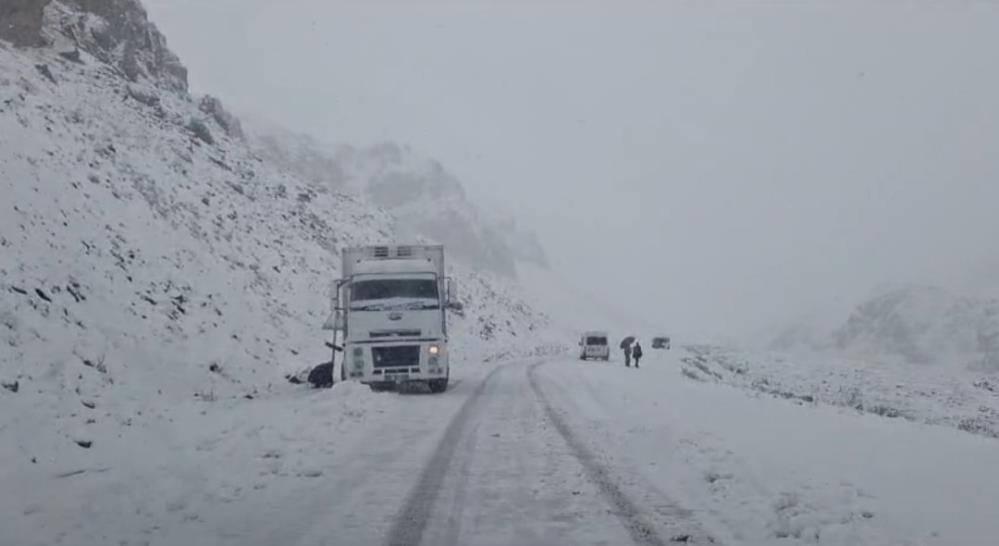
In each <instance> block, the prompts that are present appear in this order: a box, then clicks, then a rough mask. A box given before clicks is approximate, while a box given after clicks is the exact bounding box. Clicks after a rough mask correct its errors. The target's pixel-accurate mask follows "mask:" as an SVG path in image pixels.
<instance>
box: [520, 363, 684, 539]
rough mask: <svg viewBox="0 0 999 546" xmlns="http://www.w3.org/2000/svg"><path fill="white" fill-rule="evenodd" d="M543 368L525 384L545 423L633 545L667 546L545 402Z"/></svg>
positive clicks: (533, 372) (560, 417)
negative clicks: (540, 374) (541, 382)
mask: <svg viewBox="0 0 999 546" xmlns="http://www.w3.org/2000/svg"><path fill="white" fill-rule="evenodd" d="M542 364H544V363H543V362H542V363H537V364H534V365H532V366H531V367H530V368H529V369H528V372H527V376H528V382H529V383H530V384H531V389H532V390H533V391H534V394H535V395H536V396H537V397H538V399H539V400H540V401H541V405H542V406H543V408H544V411H545V415H546V416H547V417H548V420H549V421H551V423H552V425H554V427H555V430H557V431H558V433H559V435H560V436H562V439H563V440H565V442H566V444H567V445H568V446H569V449H570V450H571V451H572V454H573V455H574V456H575V458H576V460H578V461H579V463H580V464H581V465H582V466H583V469H584V470H585V472H586V474H587V476H588V477H589V478H590V480H591V481H592V482H593V483H594V484H595V485H596V486H597V489H598V490H599V491H600V494H601V495H602V496H603V497H604V498H605V499H606V500H607V502H608V503H610V505H611V506H612V507H613V508H614V514H615V515H616V516H617V518H618V519H619V520H620V521H621V524H622V525H624V527H625V529H627V530H628V534H629V535H630V536H631V540H632V541H633V542H634V543H635V544H640V545H643V546H644V545H648V546H666V544H667V542H666V541H665V540H663V539H662V537H660V536H659V534H658V533H657V532H656V529H655V527H654V526H653V525H652V524H650V523H649V522H648V521H647V520H646V519H645V517H643V515H642V511H641V510H640V509H639V508H638V505H637V504H636V503H634V502H633V501H632V500H631V499H630V498H628V495H626V494H625V492H624V491H623V490H622V489H621V487H620V486H618V484H617V481H616V480H614V478H613V477H612V476H611V472H610V470H608V469H607V468H605V467H604V466H603V465H601V464H600V462H599V461H598V460H597V458H596V457H595V456H594V454H593V452H592V451H590V450H589V448H587V447H586V445H585V444H584V443H583V442H582V441H580V440H579V439H578V438H577V437H576V435H575V434H574V433H573V432H572V429H570V428H569V425H568V424H566V422H565V419H563V418H562V416H561V415H560V414H559V413H558V412H557V411H555V408H554V406H552V404H551V402H549V401H548V398H547V397H546V396H545V394H544V392H543V391H542V390H541V387H540V386H539V385H538V379H537V375H536V374H535V370H536V369H537V368H538V366H541V365H542Z"/></svg>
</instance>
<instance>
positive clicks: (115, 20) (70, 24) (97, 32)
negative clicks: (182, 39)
mask: <svg viewBox="0 0 999 546" xmlns="http://www.w3.org/2000/svg"><path fill="white" fill-rule="evenodd" d="M19 1H21V0H19ZM35 1H36V2H39V0H35ZM45 30H47V31H49V32H51V33H53V34H56V35H62V36H64V37H65V38H68V39H70V40H72V41H73V42H75V44H76V46H77V47H78V48H79V49H81V50H83V51H86V52H87V53H89V54H90V55H93V56H94V57H96V58H97V59H100V60H101V61H103V62H106V63H107V64H109V65H112V66H114V67H116V68H118V69H119V70H121V71H122V73H124V74H125V76H126V77H127V78H128V79H129V80H131V81H133V82H137V81H140V80H143V79H146V80H150V81H151V82H153V83H155V84H156V85H157V86H158V87H165V88H167V89H170V90H173V91H182V92H186V91H187V68H185V67H184V65H183V64H182V63H181V62H180V59H179V58H178V57H177V56H176V55H175V54H174V53H173V52H172V51H170V48H169V47H167V41H166V38H165V37H164V36H163V34H162V33H160V31H159V29H157V28H156V25H154V24H153V23H152V22H150V21H149V16H148V14H147V13H146V10H145V8H143V7H142V4H141V3H140V2H139V0H55V1H53V2H52V3H51V4H49V5H48V7H47V8H46V9H45V17H44V25H43V32H44V31H45Z"/></svg>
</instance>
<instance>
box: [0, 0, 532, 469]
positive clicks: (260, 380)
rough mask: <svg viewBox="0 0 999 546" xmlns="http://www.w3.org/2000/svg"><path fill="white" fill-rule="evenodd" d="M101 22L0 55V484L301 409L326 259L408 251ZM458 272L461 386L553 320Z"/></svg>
mask: <svg viewBox="0 0 999 546" xmlns="http://www.w3.org/2000/svg"><path fill="white" fill-rule="evenodd" d="M91 4H94V6H97V7H96V8H94V9H91ZM113 4H114V6H111V8H115V9H119V10H121V11H117V12H113V14H112V13H111V12H106V11H103V10H105V9H106V8H108V9H110V8H109V6H108V5H105V4H103V3H92V2H89V3H88V2H80V3H77V2H75V1H66V2H53V3H51V4H49V5H48V6H47V7H46V8H45V12H44V13H45V25H44V27H43V28H42V30H41V34H42V37H43V40H44V41H45V42H47V43H49V44H50V46H49V47H43V48H39V49H30V50H21V49H15V48H12V47H11V46H10V45H9V44H7V43H5V42H3V41H0V194H2V195H3V199H2V205H0V206H2V209H3V210H2V214H0V249H2V251H0V380H2V382H3V383H4V384H5V385H7V388H4V389H0V414H2V415H5V416H7V417H6V418H4V419H3V421H2V424H0V430H3V432H4V436H5V437H6V438H17V441H16V442H9V441H4V442H3V445H2V447H0V461H2V464H0V466H2V467H3V469H4V470H3V471H2V472H3V473H5V474H6V473H18V472H22V471H23V470H24V468H25V465H28V467H30V466H31V465H33V464H36V463H37V464H40V465H41V464H57V465H58V464H59V463H60V462H62V460H63V458H64V457H73V456H74V453H75V451H73V450H77V451H79V450H82V449H83V447H78V446H84V447H86V448H89V449H91V450H92V451H93V450H98V451H102V450H103V449H105V448H106V446H101V445H100V442H98V441H95V440H94V439H95V438H114V437H115V436H118V437H121V436H122V435H127V434H128V430H129V428H130V427H133V426H136V425H139V424H140V423H141V422H143V421H146V420H156V419H169V412H170V411H171V408H176V407H178V406H181V405H186V404H190V403H192V402H195V403H210V402H212V401H218V400H223V399H237V398H238V399H243V400H246V399H249V398H253V397H257V396H260V395H262V394H264V393H266V392H268V391H273V390H274V389H290V388H293V387H291V386H290V385H287V384H286V382H285V380H284V377H285V375H286V374H288V373H293V372H297V371H299V370H301V369H303V368H305V367H308V366H311V365H314V364H316V363H318V362H321V361H323V360H326V359H328V356H329V354H328V350H327V349H326V348H324V347H323V340H324V338H325V335H326V334H325V333H324V332H322V331H321V330H320V327H321V325H322V324H323V322H324V320H325V318H326V316H327V314H328V299H327V294H328V288H329V284H330V281H331V280H332V279H333V278H335V277H336V276H337V267H338V264H337V259H338V252H339V249H340V248H341V247H343V246H345V245H353V244H367V243H376V242H379V243H383V242H386V241H396V240H400V239H409V238H411V235H410V233H409V232H408V231H407V230H406V229H405V227H404V226H401V225H400V223H399V222H398V221H397V220H396V219H395V217H394V216H393V215H392V214H390V213H388V212H386V211H384V210H382V209H380V208H378V207H375V206H372V205H371V204H370V203H369V202H367V201H366V200H363V199H360V198H357V197H353V196H351V195H349V194H348V193H338V192H335V191H332V190H331V189H330V188H329V187H328V186H326V185H322V184H315V183H313V182H312V181H309V180H303V179H302V178H300V177H297V175H296V173H294V172H290V171H289V170H288V169H287V168H286V166H282V165H278V164H275V163H273V162H269V161H267V160H266V159H263V158H261V157H260V156H258V155H257V154H256V153H255V152H253V151H252V150H251V149H250V148H249V147H248V146H247V145H246V144H245V143H244V142H243V141H242V140H241V138H240V131H239V127H238V123H237V122H236V120H234V119H233V118H231V117H229V116H228V115H227V114H225V112H224V110H223V109H222V108H221V106H220V104H219V103H218V101H214V100H212V99H208V100H204V99H202V100H197V99H195V98H193V97H191V96H190V95H189V94H188V93H187V91H186V80H185V79H184V77H183V76H184V75H185V71H184V70H183V67H182V66H180V65H179V64H178V63H177V62H176V61H175V58H174V57H172V55H171V54H169V50H167V49H165V40H164V39H163V38H162V36H160V35H159V34H158V33H156V32H155V27H153V26H152V25H150V24H149V23H148V22H147V21H146V19H145V12H144V11H142V9H141V6H140V5H139V4H138V3H137V2H133V1H131V0H117V1H116V2H114V3H113ZM109 14H111V15H109ZM451 263H452V266H451V267H452V271H451V273H452V274H453V275H454V276H455V277H456V278H457V279H458V281H459V290H460V296H459V297H460V299H461V300H462V301H463V303H464V306H465V307H464V308H465V310H464V313H463V314H462V315H461V316H455V317H454V318H453V330H454V332H455V334H454V338H455V348H454V350H455V353H454V354H455V357H454V358H453V362H455V364H456V366H457V367H458V368H459V369H460V367H461V366H462V365H463V363H468V362H481V361H482V360H483V359H484V358H486V357H488V356H489V355H496V354H511V353H518V352H519V353H520V354H522V353H530V352H532V351H535V350H537V348H538V347H539V346H542V347H543V346H544V344H545V341H544V338H543V335H542V332H543V331H544V329H545V328H546V325H547V319H546V318H545V316H544V315H543V314H541V313H539V312H537V311H535V310H533V309H532V308H531V307H530V306H529V305H528V304H527V303H525V301H524V299H523V298H522V297H521V296H520V295H519V291H518V290H517V289H516V288H515V287H514V286H513V285H511V284H509V283H508V282H507V281H504V280H502V279H500V278H498V277H497V276H496V275H494V274H492V273H489V272H483V271H476V270H474V269H473V268H471V267H468V266H466V265H462V264H461V263H456V262H454V261H452V262H451ZM544 350H547V349H544ZM456 373H458V374H459V376H460V373H461V372H460V371H457V372H456ZM11 416H17V417H16V418H13V419H12V418H11ZM3 480H4V475H0V482H2V481H3Z"/></svg>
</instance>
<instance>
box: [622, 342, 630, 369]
mask: <svg viewBox="0 0 999 546" xmlns="http://www.w3.org/2000/svg"><path fill="white" fill-rule="evenodd" d="M623 350H624V365H625V366H626V367H628V368H630V367H631V345H625V346H624V347H623Z"/></svg>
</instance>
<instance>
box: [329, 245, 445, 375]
mask: <svg viewBox="0 0 999 546" xmlns="http://www.w3.org/2000/svg"><path fill="white" fill-rule="evenodd" d="M341 272H342V274H343V277H342V278H341V279H339V280H337V281H336V282H335V285H334V288H333V297H332V300H333V301H332V307H333V314H332V315H331V317H330V319H331V320H330V321H327V325H326V327H325V328H326V329H332V330H333V331H334V339H333V345H334V346H336V345H337V335H338V334H339V336H340V339H341V340H342V349H343V352H342V354H343V356H342V358H341V367H340V379H341V380H348V379H350V380H355V381H360V382H362V383H365V384H368V385H370V386H371V388H372V389H375V390H380V389H386V388H391V387H394V386H398V385H400V384H410V383H416V382H419V383H425V384H426V385H427V386H428V387H429V388H430V391H431V392H435V393H438V392H444V391H445V390H447V385H448V378H449V375H450V374H449V368H448V346H447V341H448V334H447V316H446V311H447V310H448V309H452V310H457V309H460V308H461V305H460V304H459V303H458V302H457V301H456V299H455V294H454V284H453V282H451V279H448V278H446V277H445V276H444V247H443V246H435V245H401V246H364V247H351V248H345V249H344V250H343V265H342V268H341ZM334 356H335V352H334Z"/></svg>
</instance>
